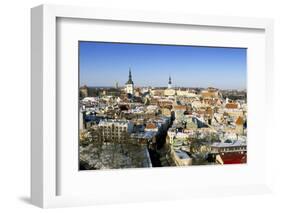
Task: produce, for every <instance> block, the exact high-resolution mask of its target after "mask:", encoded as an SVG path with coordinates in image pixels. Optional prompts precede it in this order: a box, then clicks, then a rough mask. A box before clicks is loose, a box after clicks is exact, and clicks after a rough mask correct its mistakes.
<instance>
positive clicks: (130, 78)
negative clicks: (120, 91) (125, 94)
mask: <svg viewBox="0 0 281 213" xmlns="http://www.w3.org/2000/svg"><path fill="white" fill-rule="evenodd" d="M126 84H134V82H133V80H132V73H131V68H130V69H129V80H128V81H127V83H126Z"/></svg>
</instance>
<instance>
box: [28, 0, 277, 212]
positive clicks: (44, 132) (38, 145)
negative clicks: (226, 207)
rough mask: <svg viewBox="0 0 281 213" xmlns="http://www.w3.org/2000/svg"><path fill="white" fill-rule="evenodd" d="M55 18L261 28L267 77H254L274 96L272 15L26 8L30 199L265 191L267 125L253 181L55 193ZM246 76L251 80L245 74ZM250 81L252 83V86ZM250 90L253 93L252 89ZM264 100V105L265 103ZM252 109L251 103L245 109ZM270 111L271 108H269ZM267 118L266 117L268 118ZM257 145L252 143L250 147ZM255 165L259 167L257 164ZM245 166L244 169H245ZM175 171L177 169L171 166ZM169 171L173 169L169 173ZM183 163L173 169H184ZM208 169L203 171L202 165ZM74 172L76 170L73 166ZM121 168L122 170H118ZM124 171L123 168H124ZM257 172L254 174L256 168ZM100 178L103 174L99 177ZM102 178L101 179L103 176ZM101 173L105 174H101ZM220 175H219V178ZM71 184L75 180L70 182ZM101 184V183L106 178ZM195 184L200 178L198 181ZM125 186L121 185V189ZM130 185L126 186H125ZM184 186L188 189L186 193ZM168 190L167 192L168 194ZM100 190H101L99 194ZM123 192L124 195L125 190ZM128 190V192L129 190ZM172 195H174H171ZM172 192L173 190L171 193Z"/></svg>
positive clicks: (60, 202)
mask: <svg viewBox="0 0 281 213" xmlns="http://www.w3.org/2000/svg"><path fill="white" fill-rule="evenodd" d="M59 18H64V19H81V20H85V19H87V20H108V21H112V20H113V21H114V20H115V21H118V22H121V23H122V22H133V23H153V24H155V25H167V26H168V27H169V26H173V25H175V26H200V27H219V28H225V29H227V30H228V31H231V30H232V29H238V30H239V29H250V30H251V29H253V30H261V31H263V33H264V34H263V35H264V37H263V40H264V42H265V46H264V47H265V48H264V54H265V56H264V59H263V60H264V66H265V67H264V69H263V71H262V72H263V73H261V75H263V74H265V75H266V76H265V77H266V78H265V79H262V77H261V78H260V79H259V82H264V85H265V87H264V88H263V87H262V88H261V89H260V92H263V93H264V98H265V100H266V103H265V105H266V106H267V107H269V108H271V106H272V105H273V102H274V99H273V96H272V94H271V91H273V90H274V86H273V84H272V82H273V78H274V73H273V61H272V58H273V21H272V20H271V19H257V18H241V17H216V16H203V15H187V14H173V13H170V14H166V13H163V14H160V13H153V12H147V11H122V10H111V9H97V8H85V7H74V6H54V5H41V6H38V7H35V8H32V10H31V26H32V29H31V43H32V45H31V57H32V62H31V65H32V66H31V69H32V70H31V85H32V87H31V98H32V102H31V112H32V115H31V131H32V133H31V140H32V141H31V201H32V203H33V204H35V205H37V206H40V207H43V208H47V207H59V206H76V205H91V204H99V203H116V202H138V201H142V200H165V199H178V198H188V197H198V196H199V197H200V196H214V195H218V194H219V195H233V194H235V195H242V194H253V193H264V192H270V191H271V189H270V188H271V178H272V172H271V169H270V168H271V166H270V147H269V145H270V133H271V131H272V130H270V129H269V128H268V125H267V126H266V136H265V143H264V146H265V148H266V150H267V152H266V153H265V158H266V162H265V163H264V166H263V167H262V168H261V169H262V171H259V172H263V173H264V175H265V177H264V178H263V179H260V180H258V181H256V182H255V181H254V184H249V183H248V182H245V183H243V181H240V182H237V183H230V184H225V183H223V184H221V185H210V186H209V187H208V186H207V185H203V186H202V187H199V186H198V187H194V185H193V187H191V186H190V185H186V186H185V185H183V186H182V189H178V188H174V189H173V187H172V186H171V184H169V183H168V184H167V189H166V190H163V191H161V190H159V188H157V187H155V188H152V189H153V190H152V192H151V193H149V195H147V194H145V193H144V192H142V193H138V194H136V193H137V191H138V189H136V193H135V194H133V193H134V192H133V190H132V189H127V191H126V190H124V191H120V192H118V191H117V192H116V191H115V192H113V191H111V190H109V189H107V190H105V191H106V192H103V193H102V192H101V190H100V189H99V190H97V191H96V192H95V193H94V194H92V195H89V194H83V192H82V193H80V194H79V195H76V194H71V193H70V194H67V195H64V194H60V195H58V194H59V193H58V188H59V187H58V185H59V184H61V182H60V181H59V175H58V174H59V173H60V170H61V166H58V159H59V158H60V156H58V155H59V154H60V153H59V152H58V146H57V137H58V136H57V129H56V128H57V116H58V114H57V107H58V106H57V104H58V101H57V92H58V91H57V88H58V84H60V82H59V81H58V79H57V73H56V71H57V48H58V47H57V45H58V44H57V33H58V32H57V27H58V26H57V21H58V19H59ZM248 81H253V79H251V78H249V79H248ZM253 86H254V85H253ZM252 94H254V92H253V93H252ZM265 105H263V107H264V106H265ZM250 110H251V108H250ZM270 113H273V111H272V112H270ZM263 119H266V121H267V122H270V119H271V118H270V116H269V118H263ZM253 149H256V148H253ZM233 168H234V167H233ZM255 169H256V170H257V171H258V170H259V168H256V166H255ZM245 170H247V168H246V169H245ZM174 171H176V170H174ZM174 171H173V172H174ZM184 171H186V169H185V168H181V170H180V171H179V170H177V171H176V172H179V174H180V173H182V174H183V175H186V174H185V173H184ZM206 171H207V170H206ZM77 172H78V171H77ZM122 172H123V171H122ZM122 172H119V171H118V172H117V171H112V172H111V171H110V172H109V171H105V172H104V171H100V174H101V173H107V175H114V174H113V173H115V174H116V175H117V176H118V175H120V177H122V175H124V174H122ZM125 172H126V171H125ZM169 172H171V169H169V171H168V170H167V169H161V170H157V172H156V173H155V174H151V175H156V176H157V175H158V176H160V175H165V174H169ZM128 173H130V175H132V176H138V177H139V178H141V177H142V176H144V175H147V174H146V173H145V171H143V170H130V171H129V172H128ZM257 174H258V173H257ZM104 177H105V176H104ZM104 177H102V178H104ZM105 178H106V177H105ZM222 178H223V177H222ZM72 184H74V185H75V184H78V183H75V182H73V183H72ZM105 184H106V183H105ZM198 184H199V183H198ZM126 187H128V186H126V185H124V188H126ZM128 188H129V187H128ZM187 191H188V193H186V192H187ZM167 192H169V194H170V195H167ZM99 193H100V194H99ZM119 193H123V194H122V196H120V194H119ZM126 193H128V194H126ZM129 193H131V194H129ZM173 194H174V195H173ZM175 194H176V195H175Z"/></svg>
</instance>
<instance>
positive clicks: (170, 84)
mask: <svg viewBox="0 0 281 213" xmlns="http://www.w3.org/2000/svg"><path fill="white" fill-rule="evenodd" d="M171 88H172V79H171V76H169V82H168V89H171Z"/></svg>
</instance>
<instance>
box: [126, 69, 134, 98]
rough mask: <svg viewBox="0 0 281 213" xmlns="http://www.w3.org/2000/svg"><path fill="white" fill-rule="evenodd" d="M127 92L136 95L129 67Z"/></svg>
mask: <svg viewBox="0 0 281 213" xmlns="http://www.w3.org/2000/svg"><path fill="white" fill-rule="evenodd" d="M126 92H127V93H128V94H131V95H134V82H133V80H132V73H131V68H130V69H129V79H128V81H127V83H126Z"/></svg>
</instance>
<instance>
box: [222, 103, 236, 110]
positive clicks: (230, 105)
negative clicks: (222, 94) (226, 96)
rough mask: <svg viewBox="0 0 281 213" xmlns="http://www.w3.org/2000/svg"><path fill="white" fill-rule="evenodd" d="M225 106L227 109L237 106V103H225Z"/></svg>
mask: <svg viewBox="0 0 281 213" xmlns="http://www.w3.org/2000/svg"><path fill="white" fill-rule="evenodd" d="M225 108H227V109H237V108H238V104H236V103H227V104H226V105H225Z"/></svg>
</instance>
